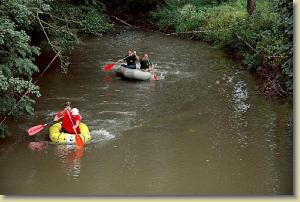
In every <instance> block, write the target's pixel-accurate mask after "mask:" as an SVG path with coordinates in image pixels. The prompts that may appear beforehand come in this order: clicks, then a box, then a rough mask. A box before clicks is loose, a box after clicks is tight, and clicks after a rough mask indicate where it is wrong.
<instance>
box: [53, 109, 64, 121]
mask: <svg viewBox="0 0 300 202" xmlns="http://www.w3.org/2000/svg"><path fill="white" fill-rule="evenodd" d="M62 112H63V111H59V112H57V114H56V115H55V117H54V119H53V121H58V119H60V118H62V116H63V115H62Z"/></svg>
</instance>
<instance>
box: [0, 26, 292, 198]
mask: <svg viewBox="0 0 300 202" xmlns="http://www.w3.org/2000/svg"><path fill="white" fill-rule="evenodd" d="M128 49H135V50H136V51H137V53H138V54H140V55H141V54H142V53H143V52H147V53H148V54H149V57H150V59H151V60H152V61H153V63H155V64H156V72H157V74H158V75H159V76H160V80H159V81H146V82H135V81H128V80H123V79H121V78H119V77H117V76H116V75H115V74H114V72H113V71H109V72H104V71H103V70H102V68H103V66H105V65H107V64H109V63H111V62H114V61H117V60H118V59H120V58H123V57H124V55H125V54H126V53H127V50H128ZM70 62H71V63H70V66H69V69H68V73H67V74H66V75H65V74H61V73H60V69H59V68H58V67H55V66H53V67H51V68H50V69H49V70H48V71H47V72H46V74H45V75H44V76H43V79H42V80H41V81H40V82H39V83H38V84H39V86H40V87H41V93H42V97H41V98H39V99H38V100H37V103H36V105H35V114H34V115H33V116H25V117H22V118H20V119H17V120H15V121H10V122H8V126H9V134H10V135H11V136H9V137H7V138H6V139H3V140H0V181H1V185H0V193H1V194H4V195H10V194H21V195H39V194H46V195H52V194H54V195H121V196H124V195H144V196H149V195H168V196H170V195H193V196H203V195H205V196H207V195H222V196H224V195H250V196H253V195H269V196H270V195H281V194H284V195H285V194H287V195H291V194H293V130H292V126H291V124H292V117H293V106H292V105H293V104H292V102H291V101H284V102H280V101H270V100H267V99H266V98H265V97H263V96H261V95H259V94H258V93H257V89H258V87H257V84H256V82H255V80H254V79H253V76H252V75H250V74H249V72H248V71H246V70H242V68H240V67H241V65H240V64H239V63H238V62H236V61H234V60H232V59H231V58H228V57H227V56H226V54H225V53H224V52H223V51H222V50H219V49H217V48H213V47H210V46H209V45H207V44H206V43H202V42H198V41H189V40H182V39H178V38H174V37H171V36H165V35H162V34H159V33H148V32H142V31H130V30H125V31H122V32H121V33H119V34H116V35H107V36H103V37H101V38H93V39H85V40H83V42H82V44H80V45H79V46H78V47H76V48H75V49H74V51H73V52H72V54H71V55H70ZM65 101H71V102H72V105H73V107H77V108H79V110H80V113H81V115H82V117H83V122H84V123H86V124H87V125H88V126H89V129H90V131H91V135H92V142H91V143H90V144H87V145H86V146H85V148H84V151H82V153H81V154H78V153H77V150H75V149H74V148H72V147H71V148H70V147H67V146H63V145H55V144H51V143H50V142H48V141H47V136H48V129H45V130H43V131H42V132H40V133H39V134H37V135H35V136H28V135H27V133H26V130H27V129H28V128H30V127H31V126H34V125H38V124H40V123H46V122H48V121H51V120H52V118H53V117H54V116H55V113H56V112H57V111H59V110H60V109H61V108H62V107H63V104H64V103H65Z"/></svg>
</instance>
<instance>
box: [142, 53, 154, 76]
mask: <svg viewBox="0 0 300 202" xmlns="http://www.w3.org/2000/svg"><path fill="white" fill-rule="evenodd" d="M140 64H141V67H140V69H141V70H143V71H147V72H149V71H153V64H152V62H151V61H150V60H149V57H148V54H147V53H145V54H144V56H143V57H142V58H141V59H140Z"/></svg>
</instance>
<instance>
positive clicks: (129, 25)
mask: <svg viewBox="0 0 300 202" xmlns="http://www.w3.org/2000/svg"><path fill="white" fill-rule="evenodd" d="M111 17H113V18H115V19H116V20H118V21H120V22H122V23H123V24H125V25H127V26H129V27H132V25H131V24H128V23H127V22H125V21H124V20H121V19H120V18H118V17H116V16H113V15H112V16H111Z"/></svg>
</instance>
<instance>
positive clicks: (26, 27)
mask: <svg viewBox="0 0 300 202" xmlns="http://www.w3.org/2000/svg"><path fill="white" fill-rule="evenodd" d="M103 9H104V8H103V5H102V4H100V3H98V2H97V1H94V0H90V1H79V0H78V1H72V0H63V1H61V0H9V1H7V0H0V13H1V16H0V93H1V94H0V136H4V128H5V121H6V119H7V118H8V117H18V116H20V115H22V114H28V113H29V114H32V113H33V112H34V109H33V104H34V103H35V101H34V99H35V98H36V97H39V96H40V92H39V87H38V86H37V85H36V84H37V83H36V81H35V82H33V81H32V75H33V74H34V73H36V72H38V71H39V68H38V67H37V66H36V64H35V58H36V57H37V56H38V55H39V54H40V47H37V46H34V45H33V44H32V39H31V37H32V36H39V37H42V38H43V39H44V42H45V43H42V44H46V47H48V48H49V49H51V50H52V51H53V52H54V53H55V54H56V55H57V56H58V58H59V61H60V64H61V69H62V70H63V71H64V72H66V68H67V65H68V58H67V57H65V52H66V51H70V50H72V47H73V46H74V44H76V43H78V42H79V38H78V36H79V35H81V34H89V35H98V36H99V35H101V34H102V33H103V32H105V31H107V30H109V29H111V28H112V25H111V24H109V23H108V22H107V21H106V20H105V18H104V16H103V14H102V13H103ZM42 44H40V46H42Z"/></svg>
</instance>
